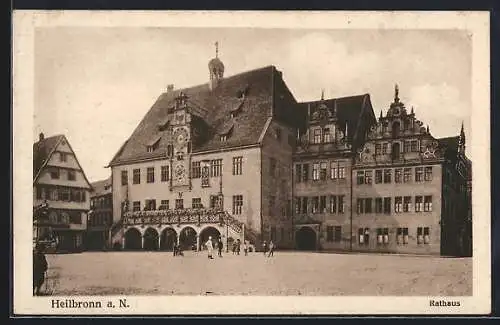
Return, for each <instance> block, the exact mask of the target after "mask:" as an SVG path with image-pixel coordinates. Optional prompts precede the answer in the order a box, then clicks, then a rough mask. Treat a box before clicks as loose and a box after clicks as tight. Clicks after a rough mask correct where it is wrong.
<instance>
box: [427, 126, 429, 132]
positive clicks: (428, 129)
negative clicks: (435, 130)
mask: <svg viewBox="0 0 500 325" xmlns="http://www.w3.org/2000/svg"><path fill="white" fill-rule="evenodd" d="M427 133H429V126H428V125H427Z"/></svg>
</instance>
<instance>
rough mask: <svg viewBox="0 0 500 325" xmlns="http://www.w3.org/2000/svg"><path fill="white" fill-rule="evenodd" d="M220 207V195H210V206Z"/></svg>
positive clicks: (212, 207)
mask: <svg viewBox="0 0 500 325" xmlns="http://www.w3.org/2000/svg"><path fill="white" fill-rule="evenodd" d="M218 207H219V196H218V195H210V208H211V209H216V208H218Z"/></svg>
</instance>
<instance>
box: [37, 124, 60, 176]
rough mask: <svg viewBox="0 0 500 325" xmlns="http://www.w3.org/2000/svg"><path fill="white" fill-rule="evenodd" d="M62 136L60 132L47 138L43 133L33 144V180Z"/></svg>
mask: <svg viewBox="0 0 500 325" xmlns="http://www.w3.org/2000/svg"><path fill="white" fill-rule="evenodd" d="M62 138H63V135H62V134H58V135H54V136H51V137H48V138H43V135H41V139H40V140H39V141H37V142H35V143H34V144H33V180H35V178H36V176H37V175H38V173H39V172H40V169H41V168H42V167H43V166H44V165H45V162H46V161H47V159H49V158H50V155H51V154H52V152H53V151H54V150H55V148H56V146H57V144H58V143H59V141H60V140H61V139H62Z"/></svg>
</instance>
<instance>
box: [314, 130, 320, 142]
mask: <svg viewBox="0 0 500 325" xmlns="http://www.w3.org/2000/svg"><path fill="white" fill-rule="evenodd" d="M313 143H321V129H315V130H314V138H313Z"/></svg>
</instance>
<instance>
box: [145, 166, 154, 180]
mask: <svg viewBox="0 0 500 325" xmlns="http://www.w3.org/2000/svg"><path fill="white" fill-rule="evenodd" d="M146 171H147V174H146V177H147V179H146V181H147V182H148V183H154V182H155V168H154V167H148V169H147V170H146Z"/></svg>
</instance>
